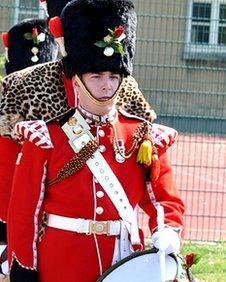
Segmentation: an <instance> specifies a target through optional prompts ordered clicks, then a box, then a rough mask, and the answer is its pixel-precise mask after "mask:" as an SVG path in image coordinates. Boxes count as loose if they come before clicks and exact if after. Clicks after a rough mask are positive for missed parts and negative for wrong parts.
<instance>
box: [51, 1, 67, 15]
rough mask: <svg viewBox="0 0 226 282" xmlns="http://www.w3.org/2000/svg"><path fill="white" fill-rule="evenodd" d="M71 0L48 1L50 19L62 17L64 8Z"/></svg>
mask: <svg viewBox="0 0 226 282" xmlns="http://www.w3.org/2000/svg"><path fill="white" fill-rule="evenodd" d="M68 2H69V0H46V5H47V12H48V16H49V18H53V17H55V16H60V14H61V12H62V10H63V8H64V7H65V6H66V4H67V3H68Z"/></svg>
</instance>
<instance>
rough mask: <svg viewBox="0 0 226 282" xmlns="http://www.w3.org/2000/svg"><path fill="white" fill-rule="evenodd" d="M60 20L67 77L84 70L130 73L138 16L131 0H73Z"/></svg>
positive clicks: (81, 72)
mask: <svg viewBox="0 0 226 282" xmlns="http://www.w3.org/2000/svg"><path fill="white" fill-rule="evenodd" d="M61 21H62V26H63V32H64V42H65V50H66V52H67V56H66V57H64V58H63V59H62V60H63V66H64V71H65V74H66V76H67V77H68V78H71V77H72V76H73V75H75V74H77V75H81V74H84V73H87V72H102V71H111V72H113V73H120V74H122V75H125V76H126V75H130V74H131V73H132V68H133V66H132V63H133V57H134V52H135V40H136V23H137V19H136V13H135V11H134V5H133V3H132V2H131V1H130V0H74V1H71V2H69V3H68V4H67V6H66V7H65V8H64V9H63V11H62V14H61ZM118 33H119V34H118ZM121 33H123V34H122V35H123V37H122V36H120V40H119V38H117V37H118V35H120V34H121ZM122 38H123V39H122Z"/></svg>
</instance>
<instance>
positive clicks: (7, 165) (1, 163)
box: [0, 136, 21, 222]
mask: <svg viewBox="0 0 226 282" xmlns="http://www.w3.org/2000/svg"><path fill="white" fill-rule="evenodd" d="M20 150H21V145H20V144H18V143H17V142H16V141H14V140H12V139H10V138H7V137H3V136H0V220H1V221H4V222H6V217H7V212H8V206H9V199H10V194H11V186H12V179H13V173H14V169H15V164H16V159H17V155H18V153H19V152H20Z"/></svg>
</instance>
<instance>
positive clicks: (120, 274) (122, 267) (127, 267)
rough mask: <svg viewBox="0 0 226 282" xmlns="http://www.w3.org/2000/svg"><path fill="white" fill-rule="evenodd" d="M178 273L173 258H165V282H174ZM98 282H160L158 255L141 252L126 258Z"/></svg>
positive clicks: (175, 261)
mask: <svg viewBox="0 0 226 282" xmlns="http://www.w3.org/2000/svg"><path fill="white" fill-rule="evenodd" d="M177 273H178V262H177V260H176V258H175V257H171V256H169V255H167V256H166V269H165V277H166V281H169V280H171V281H172V280H174V279H175V278H176V276H177ZM98 281H103V282H122V281H130V282H161V269H160V259H159V254H158V253H151V252H149V253H147V252H143V254H142V255H138V256H135V257H133V256H132V257H131V258H129V257H128V258H126V259H124V260H122V261H121V262H120V263H117V264H116V265H115V266H113V267H112V268H111V269H110V270H108V271H107V272H106V273H105V274H104V275H103V276H102V277H101V278H100V279H99V280H98Z"/></svg>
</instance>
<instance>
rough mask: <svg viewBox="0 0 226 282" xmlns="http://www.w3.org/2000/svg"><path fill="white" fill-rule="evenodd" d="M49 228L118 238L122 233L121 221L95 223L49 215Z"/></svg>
mask: <svg viewBox="0 0 226 282" xmlns="http://www.w3.org/2000/svg"><path fill="white" fill-rule="evenodd" d="M47 226H49V227H54V228H58V229H62V230H67V231H72V232H77V233H85V234H87V235H91V234H97V235H103V234H105V235H108V236H113V235H114V236H117V235H120V231H121V220H114V221H113V220H107V221H95V220H89V219H83V218H72V217H66V216H60V215H55V214H48V220H47Z"/></svg>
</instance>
